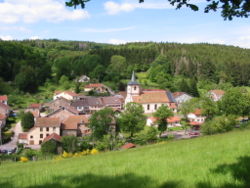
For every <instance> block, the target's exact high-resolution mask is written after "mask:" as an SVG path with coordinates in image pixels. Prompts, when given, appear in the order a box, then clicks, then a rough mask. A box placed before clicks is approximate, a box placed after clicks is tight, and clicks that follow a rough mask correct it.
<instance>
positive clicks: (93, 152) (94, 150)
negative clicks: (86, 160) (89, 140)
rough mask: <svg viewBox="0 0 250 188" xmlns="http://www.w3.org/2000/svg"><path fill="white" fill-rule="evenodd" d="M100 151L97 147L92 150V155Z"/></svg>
mask: <svg viewBox="0 0 250 188" xmlns="http://www.w3.org/2000/svg"><path fill="white" fill-rule="evenodd" d="M98 153H99V151H98V150H97V149H95V148H94V149H92V150H91V151H90V154H91V155H95V154H98Z"/></svg>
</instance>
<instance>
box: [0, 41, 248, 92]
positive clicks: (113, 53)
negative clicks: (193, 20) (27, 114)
mask: <svg viewBox="0 0 250 188" xmlns="http://www.w3.org/2000/svg"><path fill="white" fill-rule="evenodd" d="M0 70H1V72H0V84H1V85H3V86H4V87H1V88H0V93H8V92H7V91H9V87H12V88H14V89H18V90H19V91H24V92H36V90H37V88H38V86H40V85H43V84H44V83H45V82H46V81H51V82H54V83H59V81H60V79H61V78H62V76H63V77H64V78H65V76H66V77H67V78H68V79H69V80H73V79H75V78H76V77H78V76H81V75H83V74H85V75H87V76H90V77H91V79H92V80H95V81H99V82H104V81H105V82H110V83H112V84H113V85H114V86H115V87H116V88H117V89H120V88H124V86H121V84H122V82H121V80H124V79H128V78H129V77H130V75H131V72H132V71H133V70H135V71H137V72H147V77H148V79H149V80H150V81H152V82H155V83H158V85H160V86H161V87H162V88H168V89H171V90H179V89H181V87H185V83H184V82H185V81H187V83H186V85H187V84H188V85H192V84H193V83H195V82H196V83H197V82H199V81H209V82H212V83H215V84H218V83H229V84H232V85H233V86H243V85H244V86H249V85H250V82H249V80H250V50H249V49H242V48H238V47H233V46H224V45H211V44H177V43H153V42H148V43H129V44H126V45H109V44H98V43H92V42H79V41H59V40H57V39H51V40H32V41H29V40H27V41H11V42H6V41H0ZM175 78H178V79H179V83H180V85H181V86H178V88H176V83H175V82H176V79H175ZM183 80H185V81H183ZM177 85H178V84H177ZM193 85H195V84H193Z"/></svg>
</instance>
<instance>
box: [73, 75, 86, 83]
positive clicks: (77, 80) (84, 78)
mask: <svg viewBox="0 0 250 188" xmlns="http://www.w3.org/2000/svg"><path fill="white" fill-rule="evenodd" d="M75 81H76V82H80V83H84V82H89V81H90V78H89V77H88V76H86V75H82V76H80V77H79V78H77V79H76V80H75Z"/></svg>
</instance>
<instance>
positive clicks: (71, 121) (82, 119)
mask: <svg viewBox="0 0 250 188" xmlns="http://www.w3.org/2000/svg"><path fill="white" fill-rule="evenodd" d="M88 121H89V118H88V116H86V115H79V116H70V117H68V118H67V119H66V120H64V122H63V127H62V128H63V129H65V130H76V129H77V128H78V125H79V124H86V123H88Z"/></svg>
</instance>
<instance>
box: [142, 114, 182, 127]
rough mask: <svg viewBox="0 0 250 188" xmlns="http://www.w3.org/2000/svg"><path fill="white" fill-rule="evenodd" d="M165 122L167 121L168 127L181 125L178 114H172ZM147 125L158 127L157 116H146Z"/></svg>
mask: <svg viewBox="0 0 250 188" xmlns="http://www.w3.org/2000/svg"><path fill="white" fill-rule="evenodd" d="M166 121H167V123H168V127H170V128H171V127H181V126H182V125H181V118H180V117H178V116H172V117H169V118H167V120H166ZM146 125H147V126H150V127H151V126H154V127H158V125H157V118H156V117H148V118H147V123H146Z"/></svg>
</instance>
